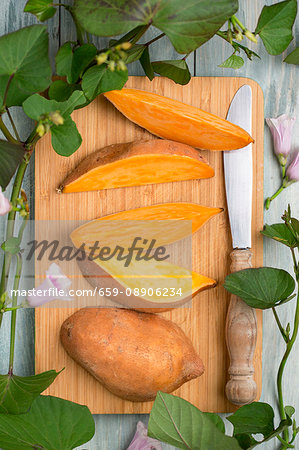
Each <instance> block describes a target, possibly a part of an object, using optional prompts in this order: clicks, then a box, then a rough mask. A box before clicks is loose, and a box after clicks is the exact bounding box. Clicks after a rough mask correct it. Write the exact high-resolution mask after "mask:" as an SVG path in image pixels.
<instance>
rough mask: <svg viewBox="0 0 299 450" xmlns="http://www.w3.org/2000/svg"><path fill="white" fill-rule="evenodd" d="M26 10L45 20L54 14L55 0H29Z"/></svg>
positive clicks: (42, 20)
mask: <svg viewBox="0 0 299 450" xmlns="http://www.w3.org/2000/svg"><path fill="white" fill-rule="evenodd" d="M24 12H28V13H31V14H33V15H34V16H35V17H37V19H38V20H40V21H41V22H44V21H45V20H47V19H50V18H51V17H53V16H54V14H55V13H56V8H54V6H53V0H28V2H27V3H26V6H25V8H24Z"/></svg>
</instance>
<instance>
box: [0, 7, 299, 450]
mask: <svg viewBox="0 0 299 450" xmlns="http://www.w3.org/2000/svg"><path fill="white" fill-rule="evenodd" d="M25 3H26V2H25V0H1V3H0V35H2V34H4V33H7V32H11V31H14V30H17V29H19V28H21V27H23V26H26V25H30V24H32V23H36V21H35V19H34V18H33V16H32V15H29V14H24V13H23V8H24V5H25ZM272 3H275V2H274V1H272V0H270V1H269V0H267V1H266V4H272ZM263 4H264V2H263V1H262V0H255V1H250V2H249V1H246V0H240V7H241V10H240V12H239V18H240V19H241V20H243V22H244V23H246V24H247V26H248V28H249V29H254V28H255V24H256V18H257V17H258V14H259V12H260V11H261V9H262V6H263ZM245 18H246V19H245ZM48 26H49V32H50V46H51V47H50V56H51V59H52V61H53V56H54V54H55V52H56V50H57V47H58V45H59V44H60V43H63V42H64V41H66V40H71V39H72V38H74V30H73V27H72V25H71V21H70V19H69V17H68V15H67V13H64V12H63V11H61V13H60V14H56V16H55V17H54V18H53V19H51V20H50V21H49V22H48ZM295 35H296V37H297V45H298V40H299V20H298V19H297V22H296V27H295ZM251 47H252V48H253V49H254V50H257V52H258V53H259V54H260V56H261V60H255V61H254V62H250V61H248V62H245V65H244V67H243V68H242V69H240V70H238V71H233V70H232V69H222V68H219V67H217V66H218V64H220V63H221V62H222V61H223V60H224V59H225V58H226V57H228V56H229V54H230V47H229V45H228V44H227V43H226V42H224V41H223V40H221V39H220V38H218V37H215V38H214V39H213V40H212V41H211V42H209V43H207V44H206V45H204V46H203V47H202V48H201V49H200V50H198V51H197V52H196V54H195V55H190V56H189V58H188V63H189V66H190V70H191V73H192V75H196V76H239V77H242V76H245V77H250V78H252V79H254V80H256V81H257V82H258V83H259V84H260V85H261V87H262V89H263V92H264V96H265V117H276V116H278V115H280V114H282V113H287V114H292V115H297V122H296V126H295V131H294V140H293V150H299V127H298V124H299V106H298V93H299V76H298V74H299V69H298V68H297V67H295V66H291V65H287V64H282V60H283V58H284V57H285V55H282V56H277V57H270V56H269V55H268V54H267V53H266V52H265V50H264V49H263V46H262V44H261V42H260V43H259V44H258V46H257V47H256V46H254V44H252V46H251ZM292 48H295V42H294V43H292V45H291V47H290V50H291V49H292ZM290 50H289V51H290ZM289 51H288V52H289ZM152 56H153V59H155V60H159V59H162V58H163V59H167V58H171V57H174V51H173V50H172V48H171V46H170V44H169V43H168V41H167V39H165V38H164V39H162V40H161V41H159V42H157V43H155V44H154V46H153V48H152ZM130 71H131V74H132V75H141V73H142V72H141V71H140V69H139V66H138V64H135V65H134V66H131V69H130ZM14 117H15V118H16V121H17V124H18V126H19V127H20V129H21V131H22V133H23V136H24V137H25V136H27V134H28V124H29V121H28V119H26V118H25V117H23V115H22V114H21V113H20V111H18V109H17V110H16V111H15V113H14ZM33 172H34V163H33V162H32V163H31V165H30V168H29V171H28V173H27V177H26V180H25V190H26V192H27V194H28V193H29V197H30V201H31V210H33V198H34V197H33V183H34V177H33ZM278 186H279V170H278V166H277V163H276V160H275V158H274V157H273V154H272V148H271V139H270V136H269V130H268V129H267V127H266V129H265V169H264V194H265V197H267V196H268V195H270V194H272V193H273V192H274V190H275V189H276V188H277V187H278ZM298 193H299V183H298V184H294V185H292V186H291V187H290V188H288V189H287V190H285V191H284V192H283V193H282V195H281V196H280V197H279V199H277V200H276V201H275V202H274V203H273V205H272V206H271V209H270V211H269V212H267V213H265V215H264V220H265V223H274V222H278V221H279V219H280V216H281V214H282V213H283V211H284V209H285V207H286V205H287V203H290V204H291V205H292V209H293V213H294V215H296V216H297V217H298V216H299V203H298ZM4 229H5V222H4V220H3V219H2V220H1V222H0V241H1V240H2V238H3V233H4ZM264 264H265V265H268V266H276V267H282V268H285V269H287V270H292V265H291V262H290V257H289V254H288V250H287V249H284V248H282V247H281V246H279V245H278V244H276V243H274V242H273V241H271V242H270V241H268V240H265V243H264ZM280 311H281V318H282V322H283V323H286V320H287V317H288V318H290V317H292V314H293V312H294V304H293V303H292V302H291V303H288V304H287V305H286V306H284V307H283V308H281V310H280ZM9 320H10V318H9V315H8V314H7V317H6V320H4V322H3V326H2V329H1V331H0V343H1V344H0V372H1V373H5V371H7V362H8V343H9ZM283 351H284V343H283V340H282V338H281V337H280V335H279V334H278V331H277V329H276V325H275V323H274V320H273V317H272V313H271V312H266V313H264V337H263V392H262V398H261V400H262V401H266V402H269V403H271V404H272V405H273V407H275V408H276V391H275V389H276V386H275V374H276V371H277V368H278V364H279V361H280V359H281V356H282V352H283ZM298 351H299V343H298V342H297V345H296V347H295V348H294V351H293V358H292V359H291V361H289V363H288V365H287V368H286V372H285V378H284V389H285V401H286V404H293V405H297V409H298V408H299V390H298V381H296V380H298V377H299V358H298V356H297V355H298ZM15 370H16V373H17V374H18V375H29V374H32V373H33V371H34V313H33V311H30V310H27V311H22V312H20V313H19V314H18V333H17V349H16V364H15ZM140 419H141V420H143V421H144V422H146V421H147V416H145V415H143V416H137V415H123V416H121V415H109V416H108V415H107V416H99V415H98V416H95V421H96V434H95V437H94V438H93V439H92V441H91V442H90V443H88V444H86V445H84V446H83V447H82V449H83V448H84V449H90V450H95V449H99V450H124V449H126V447H127V445H128V444H129V442H130V440H131V438H132V437H133V435H134V432H135V426H136V423H137V421H138V420H140ZM298 421H299V417H297V422H298ZM228 429H229V428H228ZM171 448H173V447H171V446H167V445H163V449H164V450H166V449H171ZM262 448H263V449H271V450H272V449H275V448H278V446H277V445H275V444H274V442H270V443H268V444H267V445H264V446H262ZM298 448H299V446H298ZM219 450H221V449H219Z"/></svg>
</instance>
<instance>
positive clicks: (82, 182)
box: [60, 139, 214, 193]
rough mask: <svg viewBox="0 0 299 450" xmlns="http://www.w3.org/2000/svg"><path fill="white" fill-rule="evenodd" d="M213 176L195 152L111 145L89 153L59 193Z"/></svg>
mask: <svg viewBox="0 0 299 450" xmlns="http://www.w3.org/2000/svg"><path fill="white" fill-rule="evenodd" d="M212 176H214V170H213V168H212V167H211V166H209V164H208V162H207V161H206V160H205V158H204V157H203V156H201V155H200V154H199V153H198V151H197V150H195V149H194V148H192V147H189V146H188V145H184V144H180V143H179V142H173V141H167V140H162V139H153V140H148V141H137V142H129V143H124V144H114V145H110V146H108V147H105V148H102V149H100V150H98V151H96V152H95V153H92V154H91V155H89V156H87V158H85V159H83V161H81V162H80V163H79V165H78V166H77V167H76V168H75V170H74V171H73V172H71V174H69V175H68V177H67V178H66V179H65V180H64V182H63V183H62V186H61V187H60V191H61V192H64V193H65V192H66V193H67V192H82V191H97V190H100V189H111V188H119V187H125V186H140V185H145V184H153V183H166V182H169V181H180V180H192V179H198V178H210V177H212Z"/></svg>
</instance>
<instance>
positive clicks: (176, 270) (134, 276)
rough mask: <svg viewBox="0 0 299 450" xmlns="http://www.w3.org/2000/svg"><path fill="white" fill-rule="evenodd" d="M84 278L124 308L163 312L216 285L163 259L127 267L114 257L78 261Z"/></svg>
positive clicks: (135, 262)
mask: <svg viewBox="0 0 299 450" xmlns="http://www.w3.org/2000/svg"><path fill="white" fill-rule="evenodd" d="M78 265H79V267H80V270H81V272H82V274H83V275H84V277H85V278H86V279H87V281H88V282H89V283H90V284H91V285H92V286H93V287H97V288H98V289H101V288H102V289H103V292H106V291H107V288H109V289H110V291H111V293H113V296H111V297H110V298H111V299H112V300H113V301H116V302H117V303H120V304H122V305H124V306H126V307H129V308H133V309H138V310H144V311H145V310H149V308H150V310H151V311H152V312H154V311H155V310H156V312H162V311H163V310H164V311H165V310H168V309H172V308H176V307H178V306H181V305H184V304H186V303H187V302H189V301H190V300H191V298H192V297H193V296H195V295H196V294H197V293H198V292H200V291H203V290H205V289H209V288H212V287H214V286H216V281H215V280H213V279H211V278H208V277H205V276H203V275H200V274H198V273H196V272H191V271H189V270H188V269H185V268H184V267H179V266H177V265H175V264H171V263H168V262H166V261H156V260H151V261H136V260H134V259H133V260H132V261H131V262H130V265H129V266H128V267H125V266H124V262H123V261H119V260H118V259H116V258H113V259H111V260H108V261H100V260H98V259H96V260H94V261H90V260H88V259H85V261H78Z"/></svg>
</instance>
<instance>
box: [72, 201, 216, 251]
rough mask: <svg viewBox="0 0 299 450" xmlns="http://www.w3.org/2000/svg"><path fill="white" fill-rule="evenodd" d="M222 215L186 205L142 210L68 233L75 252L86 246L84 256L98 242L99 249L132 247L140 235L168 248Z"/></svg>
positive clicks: (194, 205)
mask: <svg viewBox="0 0 299 450" xmlns="http://www.w3.org/2000/svg"><path fill="white" fill-rule="evenodd" d="M221 211H222V209H221V208H210V207H207V206H201V205H197V204H196V203H185V202H177V203H164V204H158V205H152V206H144V207H142V208H136V209H129V210H127V211H121V212H119V213H116V214H110V215H107V216H104V217H100V218H99V219H95V220H92V221H91V222H87V223H85V224H83V225H81V226H80V227H78V228H76V229H75V230H74V231H73V232H72V233H71V239H72V242H73V244H74V246H75V247H77V248H79V247H80V246H81V245H82V244H85V251H87V252H88V247H92V246H93V245H94V243H95V242H97V241H98V242H99V245H109V244H112V245H114V246H115V242H121V243H122V245H123V246H126V245H131V244H132V237H133V236H140V235H141V236H144V237H148V236H150V237H151V238H152V239H156V240H157V242H158V245H167V244H169V243H172V242H176V241H179V240H180V239H183V238H185V237H186V236H187V235H188V234H189V235H190V234H191V232H192V233H195V232H196V231H197V230H198V229H199V228H200V227H201V226H202V225H203V224H204V223H205V222H207V221H208V220H209V219H211V218H212V217H213V216H215V215H217V214H219V213H220V212H221ZM124 221H126V222H124ZM187 221H190V222H187ZM166 228H167V232H165V230H166ZM145 235H147V236H145Z"/></svg>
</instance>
